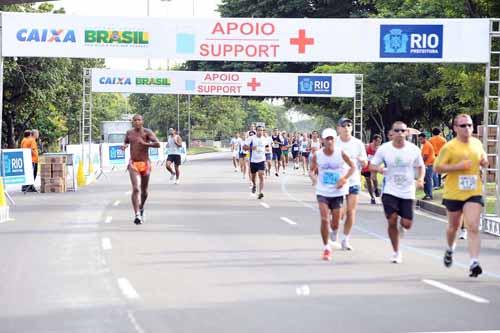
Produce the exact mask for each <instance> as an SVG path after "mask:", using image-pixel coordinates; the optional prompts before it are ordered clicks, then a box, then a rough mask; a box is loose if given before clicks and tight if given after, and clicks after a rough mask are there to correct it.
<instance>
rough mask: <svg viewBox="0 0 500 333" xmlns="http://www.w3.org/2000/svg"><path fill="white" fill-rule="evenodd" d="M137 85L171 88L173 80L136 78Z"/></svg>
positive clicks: (165, 78)
mask: <svg viewBox="0 0 500 333" xmlns="http://www.w3.org/2000/svg"><path fill="white" fill-rule="evenodd" d="M135 84H136V85H137V86H166V87H168V86H170V85H171V84H172V80H170V79H169V78H167V77H136V78H135Z"/></svg>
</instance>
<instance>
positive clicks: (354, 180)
mask: <svg viewBox="0 0 500 333" xmlns="http://www.w3.org/2000/svg"><path fill="white" fill-rule="evenodd" d="M337 131H338V132H339V134H340V135H339V137H338V138H337V140H335V146H336V147H338V148H340V149H342V150H343V151H344V152H345V153H347V155H348V156H349V158H350V159H351V160H352V161H353V162H354V165H355V166H356V171H354V174H353V175H352V176H351V178H349V193H348V194H347V196H346V199H347V205H346V208H345V217H346V219H345V223H344V232H343V233H342V234H341V235H340V244H341V246H342V250H348V251H351V250H352V249H353V248H352V246H351V244H350V242H349V236H350V234H351V230H352V226H353V225H354V222H355V220H356V207H357V206H358V194H359V192H360V191H361V169H362V168H363V167H365V166H366V165H367V164H368V157H367V156H366V149H365V145H364V144H363V142H361V140H359V139H357V138H355V137H353V136H352V120H351V119H348V118H340V120H339V122H338V124H337ZM331 235H332V241H333V242H335V241H337V230H332V234H331Z"/></svg>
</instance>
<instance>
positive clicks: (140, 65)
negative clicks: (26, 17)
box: [53, 0, 221, 69]
mask: <svg viewBox="0 0 500 333" xmlns="http://www.w3.org/2000/svg"><path fill="white" fill-rule="evenodd" d="M149 2H150V15H151V16H154V17H192V16H193V9H194V16H195V17H218V16H219V13H217V12H216V11H215V10H216V9H217V4H219V3H220V2H221V0H170V1H164V0H163V1H162V0H149ZM53 3H54V5H55V7H56V8H60V7H64V9H65V10H66V13H68V14H73V15H86V16H143V17H145V16H146V15H147V3H148V1H147V0H85V1H81V0H59V1H54V2H53ZM193 5H194V6H193ZM173 63H174V61H173V60H172V59H171V60H170V65H172V64H173ZM106 64H107V66H108V67H110V68H116V69H145V68H146V64H147V60H146V59H127V58H121V59H117V58H109V59H106ZM160 66H161V67H163V68H166V66H167V59H152V60H151V67H152V68H153V69H157V68H158V67H160Z"/></svg>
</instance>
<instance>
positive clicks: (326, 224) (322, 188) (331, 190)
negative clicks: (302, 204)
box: [309, 128, 355, 260]
mask: <svg viewBox="0 0 500 333" xmlns="http://www.w3.org/2000/svg"><path fill="white" fill-rule="evenodd" d="M336 136H337V132H336V131H335V130H334V129H332V128H327V129H325V130H323V133H322V134H321V137H322V138H323V143H324V145H325V147H324V148H323V149H321V150H319V151H317V152H316V153H315V154H314V155H313V157H312V161H311V170H310V172H309V176H310V177H311V180H312V182H313V186H314V185H316V198H317V200H318V206H319V212H320V216H321V238H322V240H323V245H324V249H323V257H322V258H323V260H331V259H332V249H331V247H330V244H329V242H328V234H329V232H330V227H332V228H337V229H338V224H339V221H340V213H341V209H342V204H343V201H344V195H346V194H347V193H348V191H349V186H348V179H349V177H350V176H351V175H352V174H353V172H354V170H355V166H354V163H353V162H352V161H351V159H350V158H349V156H348V155H347V154H346V153H344V152H343V151H342V150H340V149H338V148H337V147H335V137H336ZM345 164H347V165H348V166H349V170H348V171H347V172H346V167H345ZM330 216H331V221H330Z"/></svg>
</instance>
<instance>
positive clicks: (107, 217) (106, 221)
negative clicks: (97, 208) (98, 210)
mask: <svg viewBox="0 0 500 333" xmlns="http://www.w3.org/2000/svg"><path fill="white" fill-rule="evenodd" d="M111 221H113V216H106V219H105V220H104V223H111Z"/></svg>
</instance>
